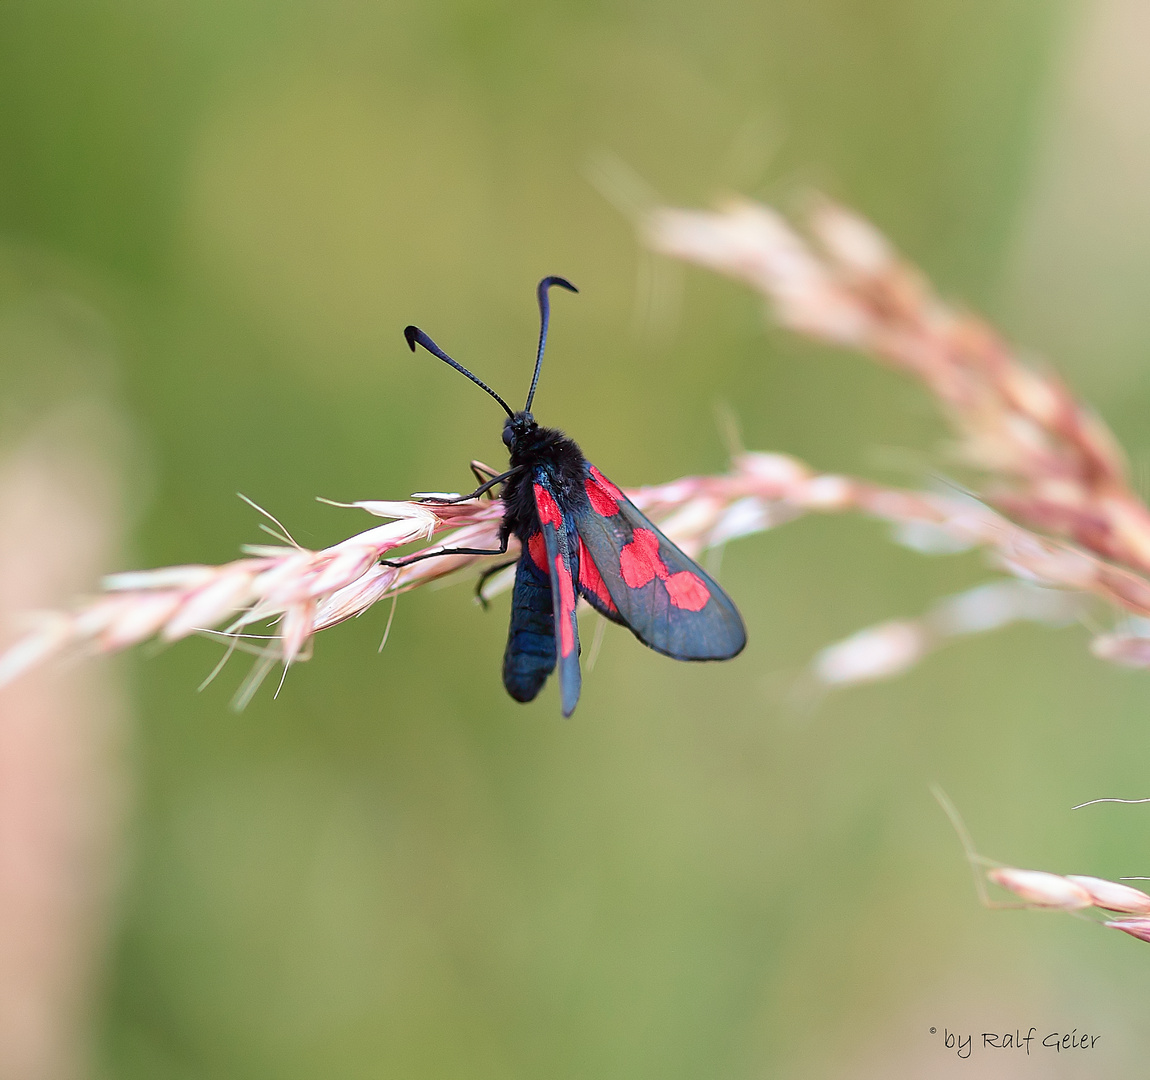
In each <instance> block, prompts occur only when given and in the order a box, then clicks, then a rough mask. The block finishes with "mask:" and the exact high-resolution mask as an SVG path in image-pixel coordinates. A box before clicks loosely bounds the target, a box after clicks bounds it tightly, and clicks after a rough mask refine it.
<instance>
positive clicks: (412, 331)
mask: <svg viewBox="0 0 1150 1080" xmlns="http://www.w3.org/2000/svg"><path fill="white" fill-rule="evenodd" d="M403 336H404V337H405V338H406V339H407V346H408V348H409V349H411V351H412V352H415V346H416V345H422V346H423V347H424V348H425V349H426V350H427V351H428V352H429V353H431V355H432V356H437V357H439V359H440V360H442V361H443V362H444V363H445V364H450V365H451V366H452V367H453V368H455V370H456V371H458V372H459V373H460V374H462V375H466V376H467V377H468V378H469V379H470V380H471V381H472V382H473V383H475V385H476V386H478V387H479V388H480V389H482V390H486V391H487V392H488V393H489V394H490V395H491V396H492V397H493V398H495V400H496V401H498V402H499V404H500V405H502V406H503V411H504V412H505V413H507V415H508V416H514V415H515V414H514V413H513V412H512V411H511V406H509V405H508V404H507V402H506V401H504V400H503V398H501V397H500V396H499V395H498V394H497V393H496V392H495V391H494V390H492V389H491V387H490V386H488V385H487V383H485V382H484V381H483V380H482V379H480V378H478V377H477V376H475V375H472V374H471V372H470V371H468V370H467V368H465V367H464V366H463V365H462V364H460V363H458V362H456V361H455V360H452V359H451V357H450V356H448V355H447V353H445V352H444V351H443V350H442V349H441V348H440V347H439V346H438V345H436V344H435V342H434V341H432V340H431V338H429V337H428V336H427V335H426V334H425V333H424V332H423V331H422V330H420V329H419V327H418V326H407V327H404V330H403Z"/></svg>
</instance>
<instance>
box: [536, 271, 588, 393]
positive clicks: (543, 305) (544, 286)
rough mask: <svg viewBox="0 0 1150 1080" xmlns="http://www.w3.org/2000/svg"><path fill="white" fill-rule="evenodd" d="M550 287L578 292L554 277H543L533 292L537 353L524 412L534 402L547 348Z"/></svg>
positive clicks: (567, 283)
mask: <svg viewBox="0 0 1150 1080" xmlns="http://www.w3.org/2000/svg"><path fill="white" fill-rule="evenodd" d="M552 285H558V286H559V287H560V288H561V289H566V290H567V291H568V292H573V293H577V292H578V291H579V290H578V289H577V288H575V286H574V285H572V284H571V282H569V281H568V280H567V279H566V278H561V277H556V276H555V275H551V276H550V277H545V278H544V279H543V280H542V281H541V282H539V286H538V288H537V289H536V290H535V295H536V296H538V297H539V351H538V352H537V353H536V354H535V374H534V375H532V376H531V389H530V390H529V391H528V393H527V404H526V405H524V406H523V411H524V412H530V411H531V402H532V401H534V400H535V387H536V385H537V384H538V382H539V368H540V367H541V366H542V364H543V350H544V349H545V348H546V346H547V324H548V323H549V322H550V321H551V302H550V300H548V298H547V290H548V289H550V288H551V286H552Z"/></svg>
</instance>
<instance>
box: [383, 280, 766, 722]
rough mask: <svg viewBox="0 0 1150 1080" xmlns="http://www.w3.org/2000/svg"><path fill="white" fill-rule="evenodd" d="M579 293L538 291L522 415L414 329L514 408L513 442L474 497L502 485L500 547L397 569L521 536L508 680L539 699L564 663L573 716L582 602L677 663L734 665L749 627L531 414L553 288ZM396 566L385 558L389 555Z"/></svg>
mask: <svg viewBox="0 0 1150 1080" xmlns="http://www.w3.org/2000/svg"><path fill="white" fill-rule="evenodd" d="M555 285H558V286H560V287H562V288H565V289H569V290H570V291H572V292H575V291H576V290H575V287H574V286H573V285H571V284H570V283H569V282H567V281H565V280H564V279H563V278H558V277H547V278H544V279H543V280H542V281H541V282H540V283H539V287H538V290H537V295H538V299H539V309H540V317H541V319H540V321H541V326H540V332H539V348H538V352H537V354H536V361H535V373H534V377H533V379H532V383H531V390H530V392H529V394H528V396H527V404H526V406H525V407H524V408H523V409H521V410H520V411H518V412H513V411H512V410H511V408H510V407H509V406H508V405H507V403H506V402H505V401H504V400H503V399H502V398H501V397H500V396H499V395H498V394H496V393H495V391H494V390H492V389H491V388H490V387H489V386H487V385H486V384H485V383H484V382H482V381H481V380H480V379H478V378H477V377H476V376H475V375H473V374H472V373H471V372H470V371H468V370H467V369H466V368H464V367H462V366H461V365H460V364H458V363H456V361H454V360H453V359H452V358H451V357H450V356H448V355H447V354H446V353H445V352H443V351H442V350H441V349H440V348H439V346H437V345H436V344H435V342H433V341H432V340H431V339H430V338H429V337H428V336H427V335H426V334H424V333H423V331H421V330H419V329H417V328H416V327H414V326H409V327H408V328H407V330H406V331H405V334H406V337H407V341H408V344H409V345H410V346H411V348H412V350H414V349H415V346H416V344H419V345H422V346H423V347H424V348H425V349H427V350H428V351H429V352H431V353H432V354H433V355H434V356H437V357H439V359H441V360H443V361H445V362H446V363H448V364H450V365H451V366H452V367H454V368H455V369H456V370H458V371H460V372H462V373H463V374H464V375H466V376H467V377H468V378H469V379H471V380H472V381H473V382H475V383H477V384H478V385H479V386H481V387H482V388H483V389H484V390H486V391H487V393H489V394H490V395H491V396H492V397H493V398H495V400H496V401H498V402H499V404H500V405H502V406H503V409H504V411H506V413H507V420H506V422H505V423H504V425H503V442H504V444H505V445H506V446H507V449H508V451H509V453H510V462H509V468H508V470H507V471H506V472H505V473H502V474H501V475H499V476H496V477H492V478H491V479H490V480H487V481H486V482H484V483H483V484H481V485H480V486H479V487H478V488H477V489H476V490H475V491H473V492H471V493H470V494H469V495H466V496H460V497H459V499H460V501H462V500H463V499H469V498H476V497H478V496H479V495H480V494H482V493H483V492H484V491H488V490H490V489H491V488H492V487H494V486H495V485H496V484H500V485H502V498H503V501H504V513H503V521H502V523H501V527H500V534H499V541H500V543H499V547H498V548H496V549H494V550H483V549H475V548H454V549H446V550H442V551H438V552H428V553H426V554H423V555H415V556H411V557H410V558H409V559H407V560H400V561H399V562H398V563H390V565H402V564H403V563H405V562H410V561H413V560H415V559H419V558H430V557H434V556H435V555H442V554H449V553H451V552H455V553H459V554H483V555H497V554H503V553H504V552H506V551H507V548H508V542H509V540H510V538H511V537H512V536H514V537H516V539H518V540H519V543H520V547H521V553H520V556H519V561H518V565H517V569H516V574H515V586H514V590H513V592H512V598H511V625H510V630H509V632H508V637H507V648H506V650H505V652H504V657H503V684H504V686H505V687H506V689H507V692H508V693H509V694H510V695H511V696H512V697H513V698H515V699H516V700H517V701H531V700H533V699H534V698H535V696H536V695H537V694H538V693H539V691H540V689H541V688H542V687H543V684H544V683H545V682H546V681H547V678H548V676H549V675H550V674H551V672H552V671H554V670H555V668H556V666H558V668H559V684H560V697H561V700H562V709H563V715H564V716H570V715H571V713H572V711H573V710H574V708H575V705H576V703H577V702H578V700H579V692H580V686H581V674H580V670H579V626H578V622H577V619H576V605H577V603H578V599H579V598H580V597H582V598H583V599H585V600H586V601H587V602H588V603H589V604H590V605H591V606H592V607H593V608H595V610H596V611H598V612H599V613H600V614H601V615H603V616H604V617H605V618H608V619H610V620H612V621H613V622H617V623H619V624H621V625H623V626H626V627H627V628H628V629H629V630H631V632H632V633H633V634H634V635H635V636H636V637H637V638H638V639H639V640H640V641H642V642H643V644H645V645H647V646H648V647H649V648H651V649H654V650H655V651H656V652H660V653H663V654H664V655H667V656H671V657H673V658H675V659H677V660H727V659H730V658H731V657H733V656H736V655H737V654H738V653H739V652H741V651H742V649H743V646H744V645H745V644H746V630H745V629H744V627H743V621H742V618H741V617H740V615H739V612H738V609H737V608H736V607H735V605H734V603H733V602H732V601H731V599H730V597H728V596H727V594H726V593H725V592H723V590H722V589H721V588H720V587H719V586H718V584H716V582H715V581H714V580H712V578H711V577H710V576H709V575H708V574H707V573H706V571H704V570H703V569H702V568H701V567H700V566H698V565H697V564H696V563H695V562H693V561H692V560H691V559H690V558H688V557H687V556H686V555H685V554H684V553H683V552H682V551H680V550H679V548H678V547H676V546H675V545H674V544H673V543H672V542H671V541H670V540H668V539H667V538H666V537H665V536H664V535H663V534H662V533H661V532H659V530H658V529H656V528H655V526H654V525H652V524H651V522H650V521H648V520H647V518H646V517H644V516H643V514H642V513H640V511H639V510H638V509H637V508H636V507H635V506H634V504H633V503H631V501H630V500H629V499H628V498H627V497H626V496H625V495H624V494H623V492H622V491H621V490H620V489H619V488H618V487H616V486H615V485H614V484H613V483H611V481H610V480H608V479H607V478H606V477H605V476H603V474H602V473H600V472H599V470H598V469H596V468H595V467H594V466H593V465H591V464H590V463H589V462H588V461H587V459H586V458H585V457H584V456H583V452H582V451H581V450H580V449H579V447H578V445H577V444H576V443H575V442H574V440H572V439H570V438H568V437H567V436H566V435H564V434H563V432H561V431H558V430H556V429H555V428H546V427H541V426H540V425H539V424H538V423H536V421H535V418H534V417H533V416H532V414H531V412H530V408H531V402H532V400H533V398H534V396H535V387H536V384H537V382H538V379H539V369H540V365H541V362H542V359H543V350H544V347H545V345H546V342H547V326H548V317H549V304H548V289H549V288H551V287H552V286H555ZM385 561H387V560H385Z"/></svg>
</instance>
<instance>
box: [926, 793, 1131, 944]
mask: <svg viewBox="0 0 1150 1080" xmlns="http://www.w3.org/2000/svg"><path fill="white" fill-rule="evenodd" d="M931 790H932V793H933V795H934V797H935V800H936V801H937V802H938V804H939V806H941V807H942V809H943V812H944V813H945V814H946V816H947V817H948V818H949V819H950V823H951V825H952V826H953V827H954V831H955V832H956V833H957V835H958V839H959V842H960V843H961V844H962V849H963V853H964V854H965V855H966V860H967V862H968V863H969V865H970V868H971V871H972V873H973V875H974V888H975V891H976V892H977V894H978V897H979V899H980V900H981V901H982V904H983V905H984V906H985V907H988V908H1001V907H1027V908H1039V909H1044V910H1047V911H1067V912H1070V913H1072V914H1074V913H1085V912H1088V911H1090V910H1092V909H1094V910H1098V911H1117V912H1121V913H1122V914H1126V915H1134V916H1147V915H1150V896H1148V895H1147V894H1146V893H1144V892H1142V890H1141V889H1135V888H1133V887H1131V886H1129V885H1123V884H1122V883H1121V882H1117V881H1107V880H1105V879H1104V878H1097V877H1088V876H1085V875H1082V874H1067V875H1061V874H1052V873H1049V872H1048V871H1046V870H1024V869H1021V868H1019V867H1016V866H1003V865H1002V864H1000V863H995V862H993V861H992V860H990V859H987V858H985V857H984V856H982V855H980V854H979V853H978V851H977V849H976V848H975V846H974V841H973V840H972V839H971V837H970V833H969V832H968V831H967V828H966V823H965V822H964V821H963V820H962V817H961V815H960V814H959V812H958V810H957V809H956V808H955V806H954V803H952V802H951V801H950V799H949V798H948V796H947V795H946V793H945V792H944V791H943V790H942V789H941V788H940V787H939V786H938V785H937V784H936V785H933V786H932V789H931ZM988 880H989V881H991V882H993V883H994V884H995V885H997V886H999V888H1002V889H1005V890H1006V891H1007V892H1010V893H1013V894H1014V895H1015V896H1017V897H1018V898H1019V900H1020V901H1022V903H1021V904H1018V903H1008V904H1003V903H1001V902H996V901H993V900H991V898H990V896H989V894H988V893H987V889H986V882H987V881H988ZM1102 925H1104V926H1106V927H1110V928H1113V929H1118V930H1124V931H1125V932H1126V933H1128V934H1131V935H1132V936H1134V937H1138V938H1141V939H1142V940H1143V941H1150V918H1145V917H1143V918H1134V919H1119V920H1112V921H1108V922H1103V924H1102Z"/></svg>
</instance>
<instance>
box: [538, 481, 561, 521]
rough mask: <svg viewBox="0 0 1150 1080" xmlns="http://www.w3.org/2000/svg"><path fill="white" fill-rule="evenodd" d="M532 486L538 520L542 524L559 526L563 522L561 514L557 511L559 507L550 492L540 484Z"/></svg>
mask: <svg viewBox="0 0 1150 1080" xmlns="http://www.w3.org/2000/svg"><path fill="white" fill-rule="evenodd" d="M534 487H535V505H536V507H537V508H538V510H539V520H540V521H542V522H543V524H544V525H554V526H555V528H559V526H560V525H562V524H563V515H562V514H560V513H559V507H558V505H557V504H556V502H555V500H554V499H553V498H552V497H551V492H550V491H548V490H547V489H546V488H545V487H544V486H543V485H542V484H535V485H534Z"/></svg>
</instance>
